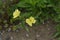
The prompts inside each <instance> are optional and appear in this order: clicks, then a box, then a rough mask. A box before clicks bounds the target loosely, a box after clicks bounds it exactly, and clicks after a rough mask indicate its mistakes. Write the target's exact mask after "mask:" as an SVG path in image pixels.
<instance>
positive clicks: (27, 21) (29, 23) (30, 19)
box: [26, 16, 36, 26]
mask: <svg viewBox="0 0 60 40" xmlns="http://www.w3.org/2000/svg"><path fill="white" fill-rule="evenodd" d="M26 23H27V24H28V25H29V26H32V24H34V23H36V20H35V18H34V17H32V16H31V17H30V18H29V19H26Z"/></svg>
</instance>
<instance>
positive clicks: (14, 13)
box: [13, 9, 20, 18]
mask: <svg viewBox="0 0 60 40" xmlns="http://www.w3.org/2000/svg"><path fill="white" fill-rule="evenodd" d="M19 15H20V11H19V10H18V9H16V10H15V11H14V12H13V18H16V17H18V16H19Z"/></svg>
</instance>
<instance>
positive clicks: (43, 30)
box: [1, 21, 57, 40]
mask: <svg viewBox="0 0 60 40" xmlns="http://www.w3.org/2000/svg"><path fill="white" fill-rule="evenodd" d="M54 26H55V23H52V21H47V22H45V23H44V24H41V25H38V26H34V27H32V28H30V32H27V31H25V30H23V29H20V31H18V32H3V33H2V35H1V36H2V40H57V39H55V38H53V37H52V35H53V33H54V32H55V31H56V30H55V29H54Z"/></svg>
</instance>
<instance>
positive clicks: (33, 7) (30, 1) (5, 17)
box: [0, 0, 60, 31]
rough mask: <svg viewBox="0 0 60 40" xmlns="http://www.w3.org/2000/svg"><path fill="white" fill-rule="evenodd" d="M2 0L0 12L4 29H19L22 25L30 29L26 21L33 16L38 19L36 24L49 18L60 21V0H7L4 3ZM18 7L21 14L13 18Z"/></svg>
mask: <svg viewBox="0 0 60 40" xmlns="http://www.w3.org/2000/svg"><path fill="white" fill-rule="evenodd" d="M1 1H2V0H1ZM1 1H0V5H1V6H0V14H1V16H2V17H1V18H0V24H1V26H3V27H2V29H3V28H4V29H8V28H11V29H14V30H15V29H16V30H17V29H18V28H20V27H21V28H24V29H26V30H27V31H28V29H29V27H28V26H29V25H28V24H27V23H26V22H25V21H26V19H28V18H29V17H31V16H32V17H33V19H35V20H36V23H35V24H36V25H37V24H40V23H43V22H44V21H46V20H48V19H51V20H53V21H55V22H60V8H59V7H60V5H59V3H60V1H59V0H17V1H16V0H13V1H10V0H6V1H5V2H4V3H2V2H1ZM57 4H58V5H57ZM16 9H18V10H19V11H20V15H19V17H17V18H13V13H14V11H15V10H16ZM29 23H30V22H29ZM6 24H7V25H6ZM30 24H32V23H30ZM35 24H34V25H35ZM4 26H6V27H4ZM10 26H12V27H10Z"/></svg>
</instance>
